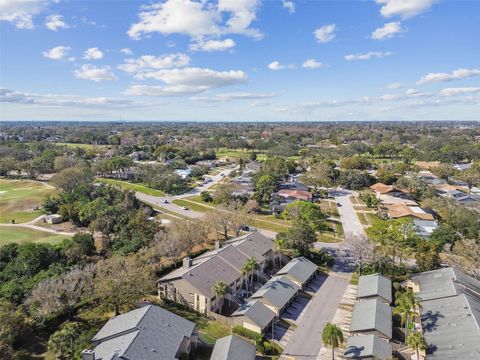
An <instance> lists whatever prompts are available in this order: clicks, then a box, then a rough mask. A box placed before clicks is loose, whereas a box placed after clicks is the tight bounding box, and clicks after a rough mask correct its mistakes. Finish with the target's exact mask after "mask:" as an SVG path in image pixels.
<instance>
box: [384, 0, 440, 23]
mask: <svg viewBox="0 0 480 360" xmlns="http://www.w3.org/2000/svg"><path fill="white" fill-rule="evenodd" d="M376 2H377V4H379V5H381V6H382V7H381V8H380V13H381V14H382V16H383V17H386V18H388V17H393V16H399V17H401V18H403V19H408V18H411V17H414V16H416V15H419V14H421V13H423V12H425V11H427V10H429V9H430V8H431V7H432V5H433V4H434V3H436V2H437V0H376Z"/></svg>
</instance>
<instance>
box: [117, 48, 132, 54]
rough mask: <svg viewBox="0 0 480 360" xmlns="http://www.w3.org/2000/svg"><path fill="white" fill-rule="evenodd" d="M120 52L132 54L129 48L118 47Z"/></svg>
mask: <svg viewBox="0 0 480 360" xmlns="http://www.w3.org/2000/svg"><path fill="white" fill-rule="evenodd" d="M120 52H121V53H122V54H123V55H127V56H130V55H132V54H133V51H132V50H131V49H129V48H123V49H120Z"/></svg>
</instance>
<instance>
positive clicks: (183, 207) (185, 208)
mask: <svg viewBox="0 0 480 360" xmlns="http://www.w3.org/2000/svg"><path fill="white" fill-rule="evenodd" d="M180 209H182V210H188V208H187V207H185V206H180Z"/></svg>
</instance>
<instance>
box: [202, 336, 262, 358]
mask: <svg viewBox="0 0 480 360" xmlns="http://www.w3.org/2000/svg"><path fill="white" fill-rule="evenodd" d="M256 352H257V348H256V346H255V344H253V343H252V342H250V341H248V340H247V339H245V338H243V337H241V336H238V335H228V336H225V337H223V338H221V339H218V340H217V341H216V342H215V347H214V348H213V352H212V355H211V356H210V360H255V355H256Z"/></svg>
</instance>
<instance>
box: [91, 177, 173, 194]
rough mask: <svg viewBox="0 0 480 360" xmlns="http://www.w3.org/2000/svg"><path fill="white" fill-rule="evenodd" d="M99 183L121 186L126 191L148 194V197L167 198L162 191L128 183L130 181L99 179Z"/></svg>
mask: <svg viewBox="0 0 480 360" xmlns="http://www.w3.org/2000/svg"><path fill="white" fill-rule="evenodd" d="M98 181H100V182H103V183H105V184H110V185H115V186H119V187H121V188H122V189H125V190H132V191H138V192H141V193H144V194H147V195H152V196H165V193H164V192H162V191H160V190H156V189H152V188H149V187H147V186H145V185H142V184H134V183H131V182H128V181H123V180H115V179H103V178H102V179H98Z"/></svg>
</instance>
